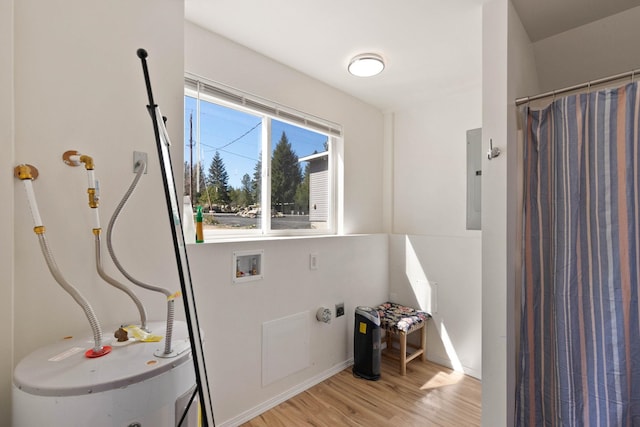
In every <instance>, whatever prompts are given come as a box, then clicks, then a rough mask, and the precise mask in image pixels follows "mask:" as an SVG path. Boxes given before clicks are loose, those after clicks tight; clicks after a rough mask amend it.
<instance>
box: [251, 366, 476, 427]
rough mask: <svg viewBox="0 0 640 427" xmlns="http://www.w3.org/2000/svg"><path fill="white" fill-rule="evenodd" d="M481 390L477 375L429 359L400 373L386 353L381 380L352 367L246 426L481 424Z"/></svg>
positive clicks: (405, 426) (457, 426) (448, 426)
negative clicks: (359, 373)
mask: <svg viewBox="0 0 640 427" xmlns="http://www.w3.org/2000/svg"><path fill="white" fill-rule="evenodd" d="M481 390H482V387H481V384H480V381H478V380H477V379H475V378H472V377H468V376H466V375H463V374H459V373H456V372H453V371H452V370H451V369H448V368H445V367H443V366H440V365H437V364H435V363H431V362H422V361H419V360H415V361H413V362H411V363H409V364H408V365H407V375H406V376H404V377H403V376H400V374H399V373H398V362H396V361H393V360H390V359H389V358H387V357H383V358H382V365H381V378H380V380H378V381H367V380H363V379H360V378H356V377H354V376H353V374H352V372H351V367H349V368H347V369H345V370H343V371H342V372H339V373H338V374H336V375H334V376H333V377H331V378H328V379H327V380H325V381H323V382H322V383H320V384H317V385H315V386H313V387H311V388H310V389H308V390H306V391H304V392H302V393H300V394H298V395H297V396H294V397H293V398H291V399H289V400H287V401H286V402H283V403H281V404H280V405H278V406H276V407H274V408H272V409H271V410H269V411H267V412H265V413H263V414H261V415H259V416H258V417H256V418H254V419H252V420H250V421H249V422H247V423H245V424H243V425H242V426H243V427H289V426H315V427H336V426H348V427H352V426H353V427H359V426H368V427H376V426H403V427H409V426H442V427H459V426H464V427H467V426H479V425H480V416H481Z"/></svg>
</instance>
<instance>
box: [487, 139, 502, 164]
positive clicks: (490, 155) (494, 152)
mask: <svg viewBox="0 0 640 427" xmlns="http://www.w3.org/2000/svg"><path fill="white" fill-rule="evenodd" d="M499 155H500V149H499V148H498V147H494V146H493V139H489V151H487V159H489V160H491V159H495V158H496V157H498V156H499Z"/></svg>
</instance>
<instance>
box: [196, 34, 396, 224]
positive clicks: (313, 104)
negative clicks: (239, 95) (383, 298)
mask: <svg viewBox="0 0 640 427" xmlns="http://www.w3.org/2000/svg"><path fill="white" fill-rule="evenodd" d="M185 34H186V36H185V37H186V40H187V43H186V45H185V67H186V68H185V70H186V71H188V72H191V73H194V74H197V75H200V76H203V77H205V78H208V79H210V80H214V81H218V82H221V83H224V84H226V85H228V86H232V87H235V88H238V89H240V90H242V91H244V92H248V93H251V94H254V95H258V96H260V97H262V98H265V99H268V100H271V101H275V102H278V103H280V104H282V105H285V106H288V107H292V108H295V109H297V110H299V111H303V112H305V113H309V114H312V115H315V116H318V117H321V118H324V119H327V120H330V121H333V122H336V123H339V124H341V125H342V126H343V130H344V135H345V144H344V154H343V162H344V164H345V168H344V195H343V201H344V212H345V216H344V218H343V227H344V229H343V231H344V233H347V234H351V233H378V232H380V231H381V230H382V221H383V219H382V218H383V212H382V209H381V206H382V197H383V192H382V190H381V189H382V188H383V174H382V173H380V171H381V170H382V164H383V158H382V156H383V136H384V135H383V132H384V118H383V115H382V113H381V112H380V111H379V110H377V109H375V108H374V107H371V106H370V105H367V104H365V103H363V102H362V101H360V100H358V99H355V98H353V97H350V96H346V95H345V94H344V93H342V92H339V91H338V90H336V89H334V88H332V87H330V86H327V85H325V84H322V83H320V82H318V81H316V80H313V79H311V78H309V77H307V76H305V75H304V74H302V73H299V72H297V71H295V70H293V69H291V68H288V67H285V66H283V65H282V64H280V63H278V62H275V61H272V60H269V59H267V58H266V57H264V56H262V55H260V54H258V53H256V52H254V51H251V50H249V49H247V48H245V47H243V46H240V45H238V44H236V43H233V42H231V41H229V40H226V39H224V38H222V37H220V36H218V35H216V34H213V33H210V32H208V31H206V30H204V29H202V28H201V27H198V26H196V25H194V24H192V23H189V22H186V23H185ZM203 52H205V53H206V54H203Z"/></svg>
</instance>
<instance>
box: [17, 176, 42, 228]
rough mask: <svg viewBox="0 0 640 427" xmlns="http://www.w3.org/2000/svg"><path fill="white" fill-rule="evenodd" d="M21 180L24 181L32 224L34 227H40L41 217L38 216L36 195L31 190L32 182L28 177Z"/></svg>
mask: <svg viewBox="0 0 640 427" xmlns="http://www.w3.org/2000/svg"><path fill="white" fill-rule="evenodd" d="M22 182H23V183H24V189H25V191H26V192H27V200H28V201H29V210H31V217H32V218H33V225H34V226H35V227H42V218H40V211H38V203H37V202H36V195H35V194H34V192H33V182H31V180H30V179H24V180H22Z"/></svg>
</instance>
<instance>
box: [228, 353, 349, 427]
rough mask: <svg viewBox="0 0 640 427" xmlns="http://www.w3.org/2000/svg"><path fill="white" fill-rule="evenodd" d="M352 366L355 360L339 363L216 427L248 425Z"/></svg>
mask: <svg viewBox="0 0 640 427" xmlns="http://www.w3.org/2000/svg"><path fill="white" fill-rule="evenodd" d="M351 365H353V358H351V359H348V360H345V361H344V362H342V363H339V364H337V365H334V366H332V367H331V368H329V369H327V370H326V371H324V372H321V373H320V374H318V375H316V376H314V377H311V378H309V379H308V380H306V381H304V382H302V383H300V384H298V385H297V386H295V387H292V388H290V389H289V390H286V391H285V392H283V393H280V394H278V395H277V396H274V397H272V398H271V399H269V400H267V401H265V402H263V403H261V404H260V405H258V406H255V407H253V408H251V409H249V410H248V411H245V412H243V413H241V414H239V415H238V416H235V417H233V418H231V419H229V420H226V421H223V422H221V423H216V425H217V426H218V427H236V426H239V425H240V424H242V423H246V422H247V421H249V420H251V419H253V418H255V417H257V416H258V415H260V414H262V413H263V412H266V411H268V410H269V409H271V408H273V407H275V406H278V405H279V404H281V403H282V402H286V401H287V400H289V399H291V398H292V397H293V396H295V395H297V394H300V393H302V392H303V391H305V390H307V389H309V388H311V387H313V386H314V385H316V384H319V383H321V382H322V381H324V380H326V379H327V378H330V377H332V376H334V375H335V374H337V373H338V372H340V371H343V370H344V369H346V368H348V367H349V366H351Z"/></svg>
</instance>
